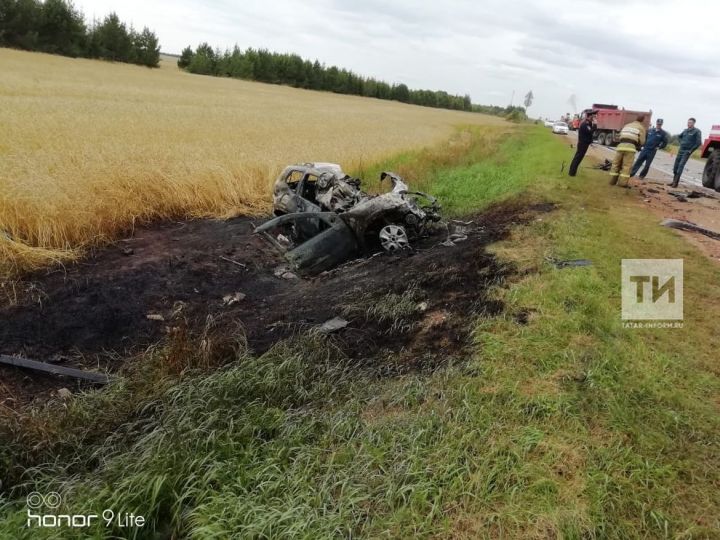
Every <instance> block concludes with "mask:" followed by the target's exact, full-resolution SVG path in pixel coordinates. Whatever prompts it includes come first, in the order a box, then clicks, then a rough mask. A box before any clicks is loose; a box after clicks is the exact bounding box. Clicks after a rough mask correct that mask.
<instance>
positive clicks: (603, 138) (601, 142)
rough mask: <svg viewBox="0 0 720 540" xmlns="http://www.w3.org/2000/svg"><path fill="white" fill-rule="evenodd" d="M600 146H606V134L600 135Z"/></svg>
mask: <svg viewBox="0 0 720 540" xmlns="http://www.w3.org/2000/svg"><path fill="white" fill-rule="evenodd" d="M598 144H602V145H603V146H605V134H604V133H601V134H600V135H598Z"/></svg>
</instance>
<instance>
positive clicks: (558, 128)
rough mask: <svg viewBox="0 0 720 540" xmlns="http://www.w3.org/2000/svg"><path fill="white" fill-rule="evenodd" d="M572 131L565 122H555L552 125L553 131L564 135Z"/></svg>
mask: <svg viewBox="0 0 720 540" xmlns="http://www.w3.org/2000/svg"><path fill="white" fill-rule="evenodd" d="M569 131H570V128H569V127H568V125H567V124H566V123H565V122H555V123H554V124H553V127H552V132H553V133H561V134H563V135H567V134H568V132H569Z"/></svg>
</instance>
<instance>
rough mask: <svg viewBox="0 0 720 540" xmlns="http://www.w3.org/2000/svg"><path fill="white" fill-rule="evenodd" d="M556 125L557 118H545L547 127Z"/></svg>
mask: <svg viewBox="0 0 720 540" xmlns="http://www.w3.org/2000/svg"><path fill="white" fill-rule="evenodd" d="M554 125H555V120H545V127H549V128H551V127H553V126H554Z"/></svg>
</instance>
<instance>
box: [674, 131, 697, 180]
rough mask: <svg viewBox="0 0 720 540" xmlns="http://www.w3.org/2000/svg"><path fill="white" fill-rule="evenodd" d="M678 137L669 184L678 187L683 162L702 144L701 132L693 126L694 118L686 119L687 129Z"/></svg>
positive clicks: (683, 165)
mask: <svg viewBox="0 0 720 540" xmlns="http://www.w3.org/2000/svg"><path fill="white" fill-rule="evenodd" d="M678 138H679V139H680V148H679V149H678V153H677V157H676V158H675V164H674V165H673V181H672V184H670V185H671V186H672V187H678V184H679V183H680V177H681V176H682V173H683V171H684V170H685V164H686V163H687V162H688V159H690V156H691V155H692V153H693V152H694V151H695V150H697V149H698V148H700V146H701V145H702V133H701V132H700V130H699V129H698V128H696V127H695V119H694V118H690V119H689V120H688V123H687V129H686V130H685V131H683V132H682V133H681V134H680V135H678Z"/></svg>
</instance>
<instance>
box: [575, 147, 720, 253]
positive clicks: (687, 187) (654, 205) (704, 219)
mask: <svg viewBox="0 0 720 540" xmlns="http://www.w3.org/2000/svg"><path fill="white" fill-rule="evenodd" d="M566 140H567V142H568V144H573V145H574V143H575V140H574V139H571V138H566ZM588 157H589V158H591V159H590V160H588V161H592V159H594V160H595V161H597V162H603V161H604V160H605V159H610V160H612V155H609V154H608V150H607V148H605V147H602V146H599V145H596V144H593V145H592V146H591V147H590V149H589V151H588ZM658 158H661V156H659V155H658V156H657V157H656V158H655V159H656V160H658ZM583 163H585V162H583ZM693 167H695V165H693ZM671 168H672V166H671V165H670V164H668V165H667V169H671ZM695 176H701V174H697V172H696V174H695ZM671 181H672V176H671V175H670V174H667V173H666V172H663V171H661V170H658V169H656V168H651V169H650V173H649V174H648V176H647V178H645V180H644V181H643V180H640V179H639V178H631V179H630V186H631V189H633V190H637V191H638V193H639V194H640V197H641V200H640V202H641V203H642V204H643V205H644V206H645V207H646V208H648V209H649V210H650V211H651V212H653V214H655V215H656V216H657V217H658V218H659V220H658V222H659V221H662V220H663V219H666V218H669V219H680V220H683V221H690V222H692V223H695V224H696V225H699V226H701V227H704V228H706V229H711V230H713V231H718V232H720V193H718V192H716V191H714V190H711V189H707V188H704V187H701V186H699V185H692V184H689V183H687V182H685V181H682V182H680V186H679V187H678V188H671V187H670V186H669V184H670V182H671ZM693 191H695V192H697V193H701V194H703V195H705V196H703V197H698V198H688V199H687V201H685V202H683V201H681V200H679V199H678V198H677V197H674V196H672V195H670V192H676V193H686V194H689V193H691V192H693ZM678 234H680V236H682V237H683V238H684V239H685V240H687V241H688V242H689V243H690V244H692V245H694V246H695V247H697V248H698V249H699V250H700V251H701V252H702V253H704V254H705V255H707V256H708V257H709V258H710V259H712V260H714V261H715V262H720V241H718V240H713V239H711V238H708V237H707V236H703V235H702V234H699V233H694V232H689V231H678Z"/></svg>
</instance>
